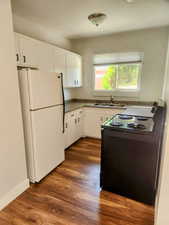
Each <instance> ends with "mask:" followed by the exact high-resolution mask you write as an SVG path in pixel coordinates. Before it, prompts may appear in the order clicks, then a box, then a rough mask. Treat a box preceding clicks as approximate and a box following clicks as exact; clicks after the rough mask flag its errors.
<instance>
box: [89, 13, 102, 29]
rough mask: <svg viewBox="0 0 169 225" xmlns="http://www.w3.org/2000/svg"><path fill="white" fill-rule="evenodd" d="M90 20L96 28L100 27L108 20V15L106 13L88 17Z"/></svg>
mask: <svg viewBox="0 0 169 225" xmlns="http://www.w3.org/2000/svg"><path fill="white" fill-rule="evenodd" d="M88 19H89V20H90V21H91V23H93V24H94V25H96V26H99V25H100V24H101V23H103V22H104V20H105V19H106V15H105V14H104V13H94V14H91V15H90V16H88Z"/></svg>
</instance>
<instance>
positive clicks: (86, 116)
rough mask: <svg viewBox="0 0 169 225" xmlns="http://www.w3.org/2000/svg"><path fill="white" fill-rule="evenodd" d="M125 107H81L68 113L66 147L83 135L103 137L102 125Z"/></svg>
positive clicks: (66, 119) (66, 117) (66, 118)
mask: <svg viewBox="0 0 169 225" xmlns="http://www.w3.org/2000/svg"><path fill="white" fill-rule="evenodd" d="M123 111H124V110H123V109H102V108H91V107H89V108H87V107H86V108H81V109H77V110H75V111H72V112H68V113H66V116H65V148H68V147H69V146H70V145H72V144H73V143H74V142H76V141H77V140H78V139H80V138H81V137H85V136H86V137H93V138H101V125H102V124H103V123H104V122H105V121H106V120H108V119H110V118H111V117H112V116H113V115H115V114H118V113H121V112H123Z"/></svg>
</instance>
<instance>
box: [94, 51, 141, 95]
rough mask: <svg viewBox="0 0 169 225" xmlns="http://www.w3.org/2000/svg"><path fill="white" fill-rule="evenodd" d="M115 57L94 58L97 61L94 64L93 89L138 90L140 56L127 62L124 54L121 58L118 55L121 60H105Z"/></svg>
mask: <svg viewBox="0 0 169 225" xmlns="http://www.w3.org/2000/svg"><path fill="white" fill-rule="evenodd" d="M113 56H114V55H113ZM130 57H131V56H130ZM115 58H117V57H115V56H114V58H110V55H109V57H106V60H105V58H104V57H102V58H101V57H99V58H96V59H95V60H96V61H99V63H97V64H95V65H94V72H95V82H94V85H95V86H94V89H95V91H138V90H139V86H140V74H141V65H142V63H141V60H140V58H139V60H138V58H137V60H134V61H133V60H132V61H130V62H129V61H128V59H127V58H126V55H125V57H123V60H122V56H120V61H121V62H116V63H114V62H112V63H110V62H107V61H111V60H112V61H114V60H117V59H115ZM113 59H114V60H113ZM101 61H102V63H101ZM105 61H106V62H105ZM117 61H118V60H117ZM125 61H126V62H125Z"/></svg>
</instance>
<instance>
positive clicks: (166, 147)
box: [155, 49, 169, 225]
mask: <svg viewBox="0 0 169 225" xmlns="http://www.w3.org/2000/svg"><path fill="white" fill-rule="evenodd" d="M163 97H164V100H165V101H166V103H167V121H166V128H165V133H164V144H163V157H162V165H161V171H160V172H161V173H160V187H159V192H158V196H157V204H156V216H155V218H156V223H155V224H156V225H168V224H169V213H168V203H169V49H168V57H167V62H166V77H165V82H164V93H163Z"/></svg>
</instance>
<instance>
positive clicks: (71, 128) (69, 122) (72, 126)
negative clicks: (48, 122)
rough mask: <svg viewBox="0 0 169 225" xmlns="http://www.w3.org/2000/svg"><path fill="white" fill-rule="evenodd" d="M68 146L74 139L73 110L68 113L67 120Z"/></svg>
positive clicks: (74, 123) (74, 118)
mask: <svg viewBox="0 0 169 225" xmlns="http://www.w3.org/2000/svg"><path fill="white" fill-rule="evenodd" d="M68 126H69V128H68V131H69V135H68V146H70V145H72V144H73V143H74V142H75V141H76V117H75V112H70V113H69V121H68Z"/></svg>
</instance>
